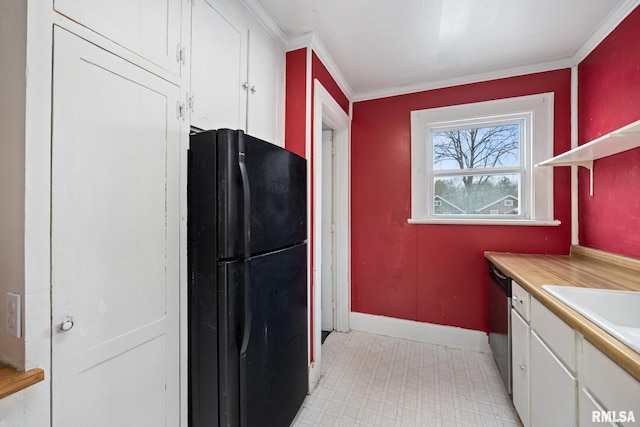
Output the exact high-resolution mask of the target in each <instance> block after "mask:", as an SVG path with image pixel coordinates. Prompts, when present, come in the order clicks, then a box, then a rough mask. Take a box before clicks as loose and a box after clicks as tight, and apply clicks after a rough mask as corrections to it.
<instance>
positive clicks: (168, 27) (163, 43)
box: [54, 0, 182, 75]
mask: <svg viewBox="0 0 640 427" xmlns="http://www.w3.org/2000/svg"><path fill="white" fill-rule="evenodd" d="M54 8H55V10H56V11H57V12H59V13H61V14H63V15H65V16H67V17H69V18H71V19H72V20H74V21H76V22H78V23H80V24H82V25H84V26H85V27H88V28H90V29H92V30H93V31H95V32H97V33H99V34H101V35H102V36H104V37H106V38H108V39H110V40H112V41H113V42H115V43H117V44H119V45H121V46H123V47H124V48H126V49H128V50H130V51H132V52H133V53H135V54H137V55H139V56H140V57H142V58H144V59H146V60H148V61H150V62H152V63H153V64H155V65H157V66H159V67H161V68H163V69H165V70H167V71H169V72H171V73H173V74H175V75H179V74H180V65H181V58H180V55H179V54H180V51H181V50H182V46H181V44H180V22H181V2H180V0H110V1H104V0H55V2H54Z"/></svg>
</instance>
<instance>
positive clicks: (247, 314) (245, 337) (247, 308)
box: [238, 133, 251, 357]
mask: <svg viewBox="0 0 640 427" xmlns="http://www.w3.org/2000/svg"><path fill="white" fill-rule="evenodd" d="M243 136H244V135H243V134H242V133H240V138H239V151H240V153H239V156H238V163H239V166H240V176H241V177H242V193H243V196H244V200H243V201H244V203H243V210H244V215H243V226H242V232H243V233H242V234H243V239H244V242H243V244H244V328H243V331H242V345H241V346H240V357H242V356H243V355H244V354H246V352H247V346H248V345H249V335H250V332H251V287H250V281H249V262H248V259H249V257H250V256H251V250H250V244H251V197H250V195H251V193H250V188H249V174H248V173H247V165H246V162H245V154H244V138H243Z"/></svg>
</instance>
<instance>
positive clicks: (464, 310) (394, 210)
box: [351, 69, 571, 331]
mask: <svg viewBox="0 0 640 427" xmlns="http://www.w3.org/2000/svg"><path fill="white" fill-rule="evenodd" d="M570 81H571V72H570V70H568V69H566V70H558V71H552V72H546V73H539V74H533V75H527V76H520V77H514V78H509V79H501V80H495V81H489V82H482V83H476V84H470V85H463V86H457V87H450V88H445V89H438V90H432V91H427V92H420V93H414V94H409V95H402V96H395V97H390V98H382V99H376V100H371V101H363V102H357V103H354V105H353V119H352V129H351V159H352V160H351V216H352V222H351V227H352V236H351V242H352V243H351V244H352V254H351V256H352V262H351V265H352V270H351V277H352V290H351V292H352V300H351V305H352V310H353V311H356V312H361V313H369V314H376V315H383V316H390V317H396V318H401V319H409V320H417V321H423V322H430V323H437V324H443V325H450V326H458V327H463V328H468V329H475V330H481V331H487V330H488V313H487V300H488V298H487V284H488V283H487V279H486V275H487V274H486V261H485V259H484V255H483V254H484V251H487V250H491V251H510V252H523V253H554V254H566V253H568V251H569V247H570V239H571V237H570V194H571V192H570V173H569V170H568V168H559V169H557V170H556V171H555V195H554V203H555V217H556V218H557V219H559V220H561V221H562V225H560V226H559V227H533V226H475V225H460V226H457V225H410V224H408V223H407V219H408V218H409V217H410V213H411V187H410V184H411V175H410V174H411V154H410V153H411V128H410V125H411V120H410V112H411V111H412V110H418V109H425V108H433V107H441V106H447V105H455V104H464V103H470V102H479V101H487V100H492V99H499V98H506V97H513V96H524V95H531V94H536V93H542V92H555V105H554V121H555V128H554V137H555V146H554V150H555V153H556V154H557V153H561V152H564V151H566V150H568V149H569V148H570V145H571V144H570V136H571V135H570V113H571V111H570V110H571V108H570Z"/></svg>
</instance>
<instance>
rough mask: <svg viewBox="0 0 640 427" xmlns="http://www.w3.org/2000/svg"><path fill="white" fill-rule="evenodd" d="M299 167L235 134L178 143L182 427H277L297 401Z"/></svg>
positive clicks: (302, 330)
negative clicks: (185, 387)
mask: <svg viewBox="0 0 640 427" xmlns="http://www.w3.org/2000/svg"><path fill="white" fill-rule="evenodd" d="M306 168H307V165H306V160H305V159H304V158H302V157H300V156H298V155H296V154H294V153H292V152H289V151H287V150H284V149H282V148H280V147H277V146H275V145H272V144H269V143H267V142H265V141H262V140H259V139H257V138H253V137H251V136H249V135H246V134H244V133H243V132H242V131H235V130H229V129H221V130H211V131H206V132H200V133H194V134H192V135H191V137H190V148H189V152H188V181H187V206H188V217H187V229H188V236H187V242H188V243H187V253H188V275H189V278H188V280H189V288H188V309H189V324H188V331H189V338H188V339H189V352H188V369H189V425H190V426H191V427H213V426H244V427H253V426H264V427H280V426H282V427H284V426H289V425H290V424H291V421H292V420H293V418H294V417H295V415H296V413H297V411H298V409H299V408H300V406H301V404H302V401H303V400H304V398H305V396H306V394H307V389H308V379H307V378H308V371H307V368H308V366H307V335H308V330H309V329H308V322H307V207H306V206H307V190H306V189H307V170H306Z"/></svg>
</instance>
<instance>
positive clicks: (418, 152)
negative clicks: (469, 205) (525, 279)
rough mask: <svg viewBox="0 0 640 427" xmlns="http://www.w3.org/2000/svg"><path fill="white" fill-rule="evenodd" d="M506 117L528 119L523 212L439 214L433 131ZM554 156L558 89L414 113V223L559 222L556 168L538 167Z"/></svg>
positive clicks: (522, 152)
mask: <svg viewBox="0 0 640 427" xmlns="http://www.w3.org/2000/svg"><path fill="white" fill-rule="evenodd" d="M505 117H522V118H524V119H525V125H524V126H523V127H524V132H523V134H524V138H523V141H521V148H520V156H521V158H522V160H521V162H522V163H523V167H524V169H525V172H524V174H523V175H524V176H523V178H522V181H521V182H520V185H521V191H520V198H521V199H522V200H519V203H518V206H519V209H520V213H521V214H520V215H517V216H514V217H510V215H500V217H499V218H496V217H491V216H487V215H484V216H483V215H460V216H458V215H449V216H447V218H443V217H442V215H435V211H434V209H433V206H432V205H433V202H429V201H433V196H434V195H433V182H432V181H433V179H432V167H433V159H432V156H433V149H432V143H431V132H432V129H434V128H444V127H447V126H451V125H454V124H455V123H461V124H464V125H468V124H470V123H487V122H491V121H492V120H495V121H499V120H502V119H504V118H505ZM552 156H553V93H543V94H536V95H529V96H521V97H515V98H505V99H499V100H495V101H485V102H477V103H472V104H461V105H455V106H449V107H440V108H430V109H426V110H416V111H412V112H411V218H409V220H408V222H409V223H411V224H492V225H496V224H499V225H559V224H560V221H558V220H554V219H553V168H535V167H534V165H535V164H536V163H539V162H542V161H543V160H546V159H548V158H550V157H552Z"/></svg>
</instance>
